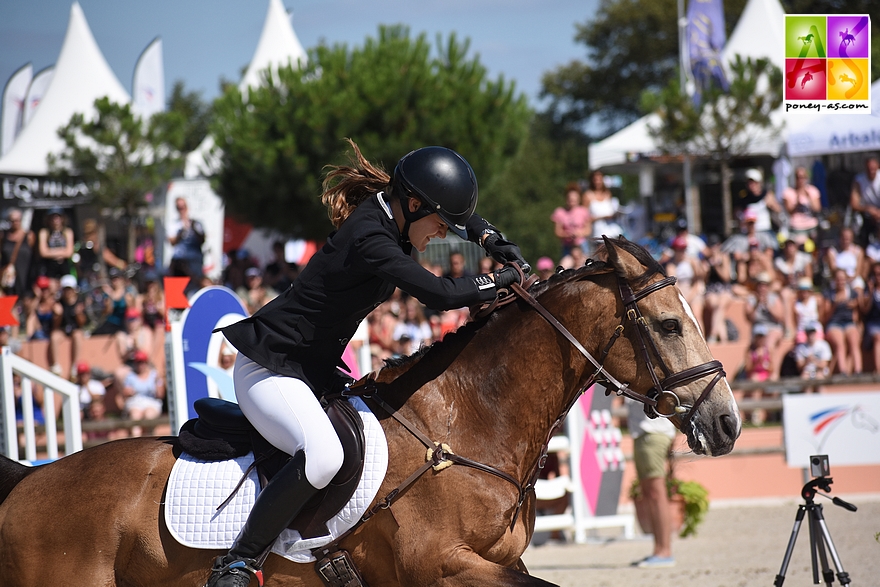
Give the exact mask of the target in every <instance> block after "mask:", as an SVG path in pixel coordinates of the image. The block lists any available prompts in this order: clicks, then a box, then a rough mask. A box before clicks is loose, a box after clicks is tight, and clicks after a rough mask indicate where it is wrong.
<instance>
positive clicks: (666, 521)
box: [626, 399, 675, 569]
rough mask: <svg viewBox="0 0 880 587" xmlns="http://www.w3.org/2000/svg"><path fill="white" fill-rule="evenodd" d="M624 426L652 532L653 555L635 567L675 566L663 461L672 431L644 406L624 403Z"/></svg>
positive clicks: (673, 433)
mask: <svg viewBox="0 0 880 587" xmlns="http://www.w3.org/2000/svg"><path fill="white" fill-rule="evenodd" d="M626 404H627V410H628V416H627V422H628V424H629V433H630V435H632V437H633V460H634V461H635V464H636V474H637V475H638V478H639V487H640V488H641V491H642V498H643V499H644V500H645V502H646V503H647V505H648V513H649V515H650V517H651V525H652V527H653V529H654V552H653V554H651V556H648V557H646V558H644V559H642V560H640V561H638V562H636V563H633V565H634V566H637V567H641V568H648V569H651V568H662V567H673V566H675V558H673V556H672V516H671V515H670V509H669V496H668V494H667V492H666V461H667V458H668V456H669V449H670V447H671V446H672V439H673V438H675V427H674V426H673V425H672V423H671V422H670V421H669V420H668V419H666V418H659V417H658V418H653V419H651V418H648V416H647V415H646V414H645V406H644V405H643V404H641V403H639V402H637V401H634V400H631V399H627V400H626Z"/></svg>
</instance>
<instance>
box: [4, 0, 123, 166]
mask: <svg viewBox="0 0 880 587" xmlns="http://www.w3.org/2000/svg"><path fill="white" fill-rule="evenodd" d="M102 96H107V97H109V98H110V100H111V101H113V102H118V103H122V104H126V103H128V102H130V97H129V95H128V92H126V91H125V89H124V88H123V87H122V84H120V83H119V80H118V79H116V76H115V75H114V74H113V71H112V70H111V69H110V66H109V65H108V64H107V61H106V59H104V55H103V54H102V53H101V50H100V49H99V48H98V44H97V43H96V42H95V38H94V36H92V31H91V30H90V29H89V25H88V23H87V22H86V18H85V15H84V14H83V11H82V8H80V5H79V3H77V2H74V3H73V5H72V6H71V7H70V21H69V23H68V25H67V33H66V34H65V37H64V43H63V45H62V47H61V53H60V55H59V56H58V61H57V63H56V64H55V73H54V75H53V77H52V82H51V83H50V85H49V87H48V89H47V90H46V94H45V95H44V96H43V99H42V100H41V102H40V107H39V108H37V110H36V111H35V112H34V115H33V118H32V119H31V120H30V122H29V123H28V124H27V126H25V127H24V128H23V129H22V131H21V134H20V135H18V137H17V138H16V140H15V142H14V143H13V145H12V148H11V149H10V150H9V151H8V152H7V153H6V154H5V155H4V156H3V158H2V159H0V173H2V174H8V175H22V176H36V177H43V176H46V175H47V174H48V173H49V165H48V163H47V162H46V156H47V155H48V154H49V153H57V152H60V151H61V150H62V149H63V148H64V143H63V141H62V140H61V138H59V137H58V133H57V131H58V128H60V127H62V126H65V125H66V124H67V123H68V122H70V118H71V116H73V115H74V114H75V113H77V112H80V113H84V114H87V113H90V112H93V111H94V103H95V100H96V99H97V98H100V97H102Z"/></svg>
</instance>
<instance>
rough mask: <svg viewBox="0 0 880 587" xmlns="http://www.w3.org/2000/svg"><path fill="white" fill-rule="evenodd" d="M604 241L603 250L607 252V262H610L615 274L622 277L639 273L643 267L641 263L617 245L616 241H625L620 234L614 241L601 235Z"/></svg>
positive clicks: (643, 269)
mask: <svg viewBox="0 0 880 587" xmlns="http://www.w3.org/2000/svg"><path fill="white" fill-rule="evenodd" d="M602 239H603V240H604V241H605V250H606V251H607V252H608V262H609V263H611V265H612V267H614V270H615V271H616V272H617V274H618V275H619V276H621V277H624V278H632V277H635V276H637V275H641V274H642V273H643V272H644V271H645V268H644V267H643V266H642V263H641V262H640V261H639V260H638V259H636V258H635V257H634V256H633V255H632V254H631V253H630V252H629V251H627V250H626V249H624V248H621V247H618V246H617V245H616V244H615V243H616V242H621V241H623V242H627V241H626V239H625V238H624V237H622V236H619V237H617V239H616V241H615V240H612V239H610V238H608V237H607V236H602Z"/></svg>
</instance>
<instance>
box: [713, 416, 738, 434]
mask: <svg viewBox="0 0 880 587" xmlns="http://www.w3.org/2000/svg"><path fill="white" fill-rule="evenodd" d="M718 422H719V424H720V426H721V432H723V433H724V435H725V436H726V437H727V438H729V439H730V440H736V439H737V437H739V430H737V427H736V419H735V418H733V417H731V416H730V415H728V414H724V415H723V416H719V417H718Z"/></svg>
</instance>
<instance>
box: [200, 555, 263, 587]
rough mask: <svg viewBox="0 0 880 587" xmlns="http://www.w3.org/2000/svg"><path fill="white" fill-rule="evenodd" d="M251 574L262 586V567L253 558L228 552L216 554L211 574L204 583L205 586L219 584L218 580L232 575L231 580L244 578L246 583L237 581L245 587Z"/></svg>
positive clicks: (210, 586)
mask: <svg viewBox="0 0 880 587" xmlns="http://www.w3.org/2000/svg"><path fill="white" fill-rule="evenodd" d="M251 575H253V576H254V577H256V578H257V583H258V584H259V586H260V587H263V569H262V568H261V567H260V565H259V564H258V563H257V561H256V560H255V559H252V558H245V557H239V556H235V555H229V554H226V555H223V556H218V557H217V558H216V559H215V560H214V566H213V567H212V568H211V576H210V578H209V579H208V582H207V583H206V584H205V587H214V586H215V585H220V583H219V582H220V580H221V579H223V578H224V577H233V578H234V579H233V581H235V579H238V578H240V579H243V580H244V579H246V580H247V582H246V583H242V582H238V583H239V584H240V585H241V587H246V586H247V585H248V583H250V581H251ZM224 587H225V586H224ZM236 587H238V586H236Z"/></svg>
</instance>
